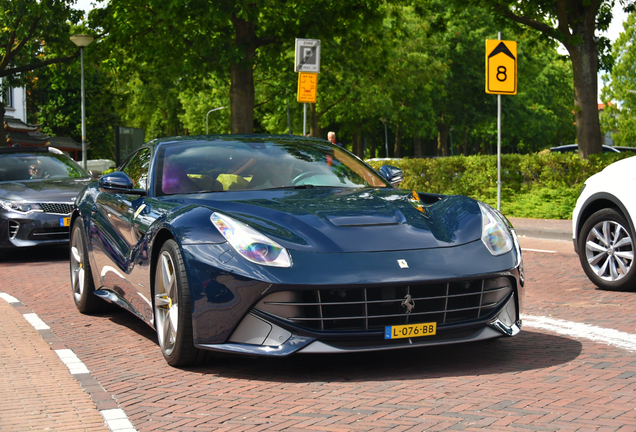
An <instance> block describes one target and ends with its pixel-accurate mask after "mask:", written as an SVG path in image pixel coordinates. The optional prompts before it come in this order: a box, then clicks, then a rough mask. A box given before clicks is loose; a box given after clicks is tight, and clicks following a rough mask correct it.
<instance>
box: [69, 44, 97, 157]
mask: <svg viewBox="0 0 636 432" xmlns="http://www.w3.org/2000/svg"><path fill="white" fill-rule="evenodd" d="M93 39H95V38H94V37H93V36H90V35H85V34H76V35H73V36H71V41H72V42H73V43H74V44H75V45H77V46H78V47H79V49H80V63H81V70H82V72H81V81H82V167H83V168H84V169H86V111H85V109H84V47H86V46H88V44H90V43H91V42H93Z"/></svg>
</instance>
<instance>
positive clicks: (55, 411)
mask: <svg viewBox="0 0 636 432" xmlns="http://www.w3.org/2000/svg"><path fill="white" fill-rule="evenodd" d="M0 374H1V375H2V376H3V378H4V379H3V386H2V389H1V390H0V407H1V409H0V431H15V432H23V431H27V430H46V431H90V432H108V431H109V430H110V431H122V432H123V431H134V429H133V428H132V424H131V423H130V421H129V420H128V419H127V417H126V415H125V413H124V412H123V411H122V410H120V409H118V406H117V402H116V401H114V400H113V399H112V397H111V395H110V394H109V393H107V392H106V391H105V390H104V388H103V387H102V386H101V385H100V384H99V382H98V381H97V380H95V379H94V378H93V377H92V376H91V374H90V372H89V371H88V369H86V366H84V364H83V363H82V362H81V361H80V360H79V359H78V358H77V356H75V354H73V352H72V351H71V350H68V349H66V347H65V346H64V344H63V343H62V342H61V341H60V339H59V338H58V337H57V336H55V334H54V333H53V332H52V331H51V330H50V328H49V327H48V326H47V325H46V323H44V322H43V321H42V320H40V319H39V318H38V317H37V315H36V314H34V313H32V311H31V310H30V309H29V308H28V307H26V306H24V305H23V304H22V303H20V302H18V301H17V299H14V298H12V297H11V296H8V295H6V294H4V293H0Z"/></svg>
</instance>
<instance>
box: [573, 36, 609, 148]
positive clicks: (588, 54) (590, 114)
mask: <svg viewBox="0 0 636 432" xmlns="http://www.w3.org/2000/svg"><path fill="white" fill-rule="evenodd" d="M591 34H592V35H593V34H594V33H593V31H592V33H591ZM566 47H567V48H568V51H569V52H570V58H571V59H572V72H573V75H574V106H575V116H576V142H577V143H578V145H579V154H580V155H581V157H582V158H587V157H588V156H589V155H591V154H593V153H599V152H601V150H602V135H601V126H600V122H599V115H598V81H597V80H598V77H597V73H598V48H597V46H596V42H594V40H593V39H592V37H590V38H587V39H583V41H582V42H581V43H580V44H576V45H574V44H568V45H566Z"/></svg>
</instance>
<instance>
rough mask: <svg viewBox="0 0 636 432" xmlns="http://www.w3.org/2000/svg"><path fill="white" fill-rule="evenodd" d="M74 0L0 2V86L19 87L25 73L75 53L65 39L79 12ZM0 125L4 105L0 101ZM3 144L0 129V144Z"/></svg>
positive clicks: (66, 58)
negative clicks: (0, 82) (75, 7)
mask: <svg viewBox="0 0 636 432" xmlns="http://www.w3.org/2000/svg"><path fill="white" fill-rule="evenodd" d="M73 3H75V1H74V0H0V11H2V13H0V78H5V79H4V80H3V81H2V85H3V86H19V85H22V84H24V82H25V73H26V72H29V71H32V70H35V69H38V68H42V67H45V66H47V65H50V64H55V63H61V62H66V61H69V60H71V59H73V58H76V57H78V56H79V50H78V49H77V48H76V47H75V45H74V44H73V43H72V42H71V41H70V40H69V37H70V35H71V25H72V24H75V23H77V22H78V21H79V19H80V17H81V12H79V11H76V10H73V9H72V8H71V5H72V4H73ZM0 125H4V103H3V102H2V101H0ZM2 143H6V136H5V133H4V127H0V145H2Z"/></svg>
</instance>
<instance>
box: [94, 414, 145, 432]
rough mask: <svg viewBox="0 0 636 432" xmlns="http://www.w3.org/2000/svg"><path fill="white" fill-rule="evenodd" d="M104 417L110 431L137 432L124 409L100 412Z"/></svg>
mask: <svg viewBox="0 0 636 432" xmlns="http://www.w3.org/2000/svg"><path fill="white" fill-rule="evenodd" d="M100 412H101V413H102V417H104V420H106V424H107V425H108V429H110V430H111V431H113V432H136V429H135V427H134V426H133V425H132V423H131V422H130V420H128V416H127V415H126V413H125V412H124V410H123V409H110V410H103V411H100Z"/></svg>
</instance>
